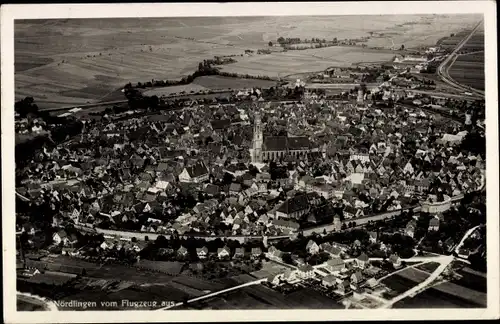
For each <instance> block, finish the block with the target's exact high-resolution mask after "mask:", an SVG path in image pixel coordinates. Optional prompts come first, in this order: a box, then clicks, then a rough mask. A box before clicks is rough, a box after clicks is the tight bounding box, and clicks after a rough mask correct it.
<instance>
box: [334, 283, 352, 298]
mask: <svg viewBox="0 0 500 324" xmlns="http://www.w3.org/2000/svg"><path fill="white" fill-rule="evenodd" d="M350 286H351V283H350V282H349V281H348V280H343V281H342V282H340V283H339V284H338V285H337V290H336V291H335V292H337V293H338V294H339V295H345V294H346V293H347V292H349V288H350Z"/></svg>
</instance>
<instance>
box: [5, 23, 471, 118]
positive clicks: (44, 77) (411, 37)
mask: <svg viewBox="0 0 500 324" xmlns="http://www.w3.org/2000/svg"><path fill="white" fill-rule="evenodd" d="M477 20H478V16H477V15H466V16H458V15H453V16H438V15H434V16H412V15H408V16H405V15H394V16H329V17H325V16H323V17H229V18H220V17H210V18H207V17H205V18H147V19H146V18H142V19H129V18H121V19H65V20H62V19H60V20H59V19H58V20H24V21H23V20H19V21H16V22H15V31H14V33H15V41H14V42H15V45H14V46H15V61H16V65H15V71H16V75H15V89H16V90H15V96H16V99H21V98H23V97H25V96H33V97H34V98H35V100H36V102H37V104H38V106H39V107H41V108H51V107H64V106H71V105H79V104H85V103H94V102H97V101H99V100H108V98H110V96H112V97H113V96H114V94H115V93H116V89H118V88H120V87H122V86H123V85H124V84H126V83H128V82H138V81H140V82H145V81H149V80H151V79H179V78H181V77H182V76H185V75H187V74H190V73H192V72H193V71H194V70H195V69H196V68H197V67H198V63H199V62H200V61H202V60H203V59H209V58H212V57H213V56H216V55H218V56H223V55H241V54H243V52H244V51H245V50H246V49H252V50H258V49H263V48H266V47H267V46H268V42H269V41H273V42H275V41H276V38H277V37H279V36H282V37H301V38H312V37H318V38H325V39H329V40H331V39H333V38H335V37H337V38H338V39H344V38H359V37H363V36H368V35H369V32H375V33H377V34H376V37H375V36H373V37H372V39H370V40H369V41H368V43H367V45H368V46H381V47H385V48H389V47H391V46H392V43H393V42H394V44H395V46H400V44H403V43H404V44H405V46H406V47H412V46H417V45H429V46H431V45H433V44H434V43H435V42H436V41H437V40H438V39H439V38H442V37H444V36H448V35H449V34H450V33H451V32H455V31H457V30H460V29H462V28H466V27H470V25H472V24H473V23H474V22H476V21H477ZM406 22H412V24H409V25H405V23H406ZM277 35H279V36H277ZM391 57H392V54H391V51H389V50H382V51H380V52H377V51H374V50H368V49H362V48H360V47H330V48H321V49H311V50H304V51H289V52H286V53H273V54H269V55H257V54H255V55H250V56H243V57H241V56H237V57H236V60H237V61H238V62H237V63H234V64H229V65H225V66H224V67H223V70H224V71H228V72H238V73H245V74H246V73H248V74H252V75H256V74H266V75H270V76H277V75H280V76H286V75H288V74H294V73H299V72H309V71H319V70H322V69H324V68H327V67H330V66H334V65H350V64H351V63H356V62H373V61H386V60H387V59H390V58H391ZM202 86H203V85H202Z"/></svg>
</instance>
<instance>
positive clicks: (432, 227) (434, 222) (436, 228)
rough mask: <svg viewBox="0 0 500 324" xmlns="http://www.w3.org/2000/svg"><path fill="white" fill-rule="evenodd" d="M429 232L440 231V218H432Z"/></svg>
mask: <svg viewBox="0 0 500 324" xmlns="http://www.w3.org/2000/svg"><path fill="white" fill-rule="evenodd" d="M429 231H439V218H435V217H434V218H432V219H431V220H430V221H429Z"/></svg>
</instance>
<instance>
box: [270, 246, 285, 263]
mask: <svg viewBox="0 0 500 324" xmlns="http://www.w3.org/2000/svg"><path fill="white" fill-rule="evenodd" d="M266 256H267V257H268V258H269V259H271V260H274V261H281V257H282V256H283V252H282V251H280V250H278V249H277V248H276V247H274V246H271V247H270V248H269V250H268V251H267V253H266Z"/></svg>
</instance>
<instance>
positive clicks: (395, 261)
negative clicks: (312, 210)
mask: <svg viewBox="0 0 500 324" xmlns="http://www.w3.org/2000/svg"><path fill="white" fill-rule="evenodd" d="M306 250H307V252H308V253H309V254H318V253H320V252H326V253H327V254H328V255H329V259H328V260H327V261H326V262H324V263H322V264H319V265H316V266H311V265H309V264H305V263H302V262H300V260H294V262H293V265H292V266H290V267H288V269H287V270H285V271H284V272H280V273H276V274H271V275H270V276H269V277H268V282H269V283H270V284H271V285H273V286H281V285H283V284H296V283H299V282H301V281H303V280H307V279H316V280H319V281H320V282H321V285H322V286H323V287H325V288H329V289H332V290H333V291H334V292H335V293H336V294H337V295H340V296H345V295H346V294H347V293H349V292H353V293H354V294H363V292H364V287H369V288H373V287H375V286H378V285H379V282H378V280H377V279H378V278H379V277H380V275H379V274H380V273H381V269H380V268H377V267H374V266H372V265H371V263H370V259H369V258H368V256H367V255H366V254H365V253H361V254H360V255H359V256H358V257H356V258H347V257H348V256H347V255H346V247H345V246H342V245H339V244H336V243H332V244H331V243H322V244H320V245H318V244H316V242H314V241H313V240H310V241H309V242H308V244H307V246H306ZM282 255H283V252H281V251H279V250H278V249H277V248H275V247H271V248H269V250H268V252H267V253H266V256H267V257H268V258H269V259H271V260H273V261H276V262H281V261H282V258H281V257H282ZM386 262H387V263H388V264H390V265H392V267H393V269H399V268H401V267H402V266H403V263H402V260H401V258H400V257H399V256H398V255H396V254H392V255H391V256H390V257H389V258H388V259H387V261H386Z"/></svg>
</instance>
